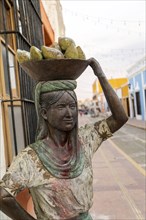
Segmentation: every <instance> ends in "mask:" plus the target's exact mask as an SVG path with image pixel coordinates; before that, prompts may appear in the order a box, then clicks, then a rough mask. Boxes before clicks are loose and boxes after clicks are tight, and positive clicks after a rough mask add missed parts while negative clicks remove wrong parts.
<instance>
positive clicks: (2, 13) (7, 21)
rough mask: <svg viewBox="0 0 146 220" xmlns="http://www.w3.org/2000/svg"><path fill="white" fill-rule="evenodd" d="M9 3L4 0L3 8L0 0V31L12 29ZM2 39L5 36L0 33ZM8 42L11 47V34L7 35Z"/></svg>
mask: <svg viewBox="0 0 146 220" xmlns="http://www.w3.org/2000/svg"><path fill="white" fill-rule="evenodd" d="M10 9H11V5H10V4H9V3H8V1H7V0H4V10H3V4H2V0H0V30H1V31H10V30H12V29H13V28H12V19H11V10H10ZM1 36H2V37H3V38H4V40H5V36H4V35H1ZM7 41H8V44H9V45H10V46H11V47H12V48H13V37H12V35H11V34H8V35H7Z"/></svg>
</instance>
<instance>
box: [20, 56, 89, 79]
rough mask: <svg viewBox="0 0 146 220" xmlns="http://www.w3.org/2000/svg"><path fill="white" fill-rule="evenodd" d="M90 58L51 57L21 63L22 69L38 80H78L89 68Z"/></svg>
mask: <svg viewBox="0 0 146 220" xmlns="http://www.w3.org/2000/svg"><path fill="white" fill-rule="evenodd" d="M88 64H89V62H88V60H80V59H51V60H40V61H27V62H24V63H21V64H20V66H21V67H22V69H23V70H24V71H25V72H26V73H27V74H28V75H29V76H30V77H31V78H32V79H34V80H36V81H50V80H76V79H77V78H78V77H79V76H80V75H81V74H82V73H83V72H84V70H85V69H86V68H87V66H88Z"/></svg>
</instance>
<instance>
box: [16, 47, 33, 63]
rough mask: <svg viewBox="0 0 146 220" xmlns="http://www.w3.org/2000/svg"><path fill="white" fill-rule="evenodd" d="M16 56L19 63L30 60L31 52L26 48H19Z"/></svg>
mask: <svg viewBox="0 0 146 220" xmlns="http://www.w3.org/2000/svg"><path fill="white" fill-rule="evenodd" d="M16 56H17V60H18V62H19V63H24V62H26V61H29V60H30V53H29V52H28V51H26V50H20V49H18V50H17V53H16Z"/></svg>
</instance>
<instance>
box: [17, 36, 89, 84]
mask: <svg viewBox="0 0 146 220" xmlns="http://www.w3.org/2000/svg"><path fill="white" fill-rule="evenodd" d="M17 59H18V62H19V64H20V66H21V67H22V69H23V70H24V71H25V72H26V73H27V74H28V75H29V76H30V77H31V78H33V79H34V80H36V81H49V80H76V79H77V78H78V77H79V76H80V75H81V74H82V73H83V72H84V70H85V69H86V68H87V66H88V64H89V62H88V60H86V57H85V53H84V52H83V50H82V48H81V47H80V46H76V45H75V42H74V41H73V40H72V39H71V38H67V37H59V38H58V42H55V43H53V44H52V45H51V46H50V47H47V46H42V47H41V49H38V48H37V47H35V46H32V47H31V48H30V51H25V50H20V49H18V50H17Z"/></svg>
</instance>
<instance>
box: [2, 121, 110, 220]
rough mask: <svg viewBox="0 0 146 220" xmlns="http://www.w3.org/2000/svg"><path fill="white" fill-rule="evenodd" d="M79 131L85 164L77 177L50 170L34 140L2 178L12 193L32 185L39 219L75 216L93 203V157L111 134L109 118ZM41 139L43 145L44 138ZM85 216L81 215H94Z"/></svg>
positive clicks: (31, 189)
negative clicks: (66, 177)
mask: <svg viewBox="0 0 146 220" xmlns="http://www.w3.org/2000/svg"><path fill="white" fill-rule="evenodd" d="M78 135H79V140H80V142H81V145H82V148H83V154H82V158H80V161H81V166H82V167H81V169H79V170H78V175H77V176H75V177H74V178H71V179H64V178H61V179H60V178H57V177H55V176H54V175H53V174H52V173H51V172H49V171H48V170H47V169H46V167H45V165H43V163H42V161H41V160H40V158H39V157H38V155H37V152H36V151H35V150H34V148H33V145H35V144H36V143H34V144H32V145H30V146H28V147H27V148H25V149H24V150H23V151H22V152H21V153H19V154H18V156H17V157H16V158H15V159H14V160H13V162H12V164H11V166H10V168H9V169H8V171H7V172H6V174H5V175H4V177H3V179H2V181H1V186H2V187H4V188H5V189H6V190H7V191H8V192H9V193H10V194H11V195H13V196H16V195H17V194H18V193H19V192H20V191H21V190H23V189H24V188H28V189H29V191H30V193H31V196H32V199H33V203H34V208H35V213H36V215H37V219H39V220H60V219H69V218H73V217H74V216H78V215H80V214H81V213H87V212H88V210H89V209H90V208H91V206H92V198H93V188H92V181H93V171H92V157H93V155H94V153H95V152H96V151H97V149H98V148H99V146H100V145H101V143H102V142H103V141H104V140H106V139H107V138H109V137H111V136H112V134H111V132H110V129H109V127H108V125H107V123H106V120H102V121H99V122H97V123H95V124H94V125H93V124H92V125H85V126H84V127H81V128H80V129H79V131H78ZM38 143H39V145H40V147H41V144H43V141H39V142H37V144H38ZM77 169H78V167H77ZM84 216H85V215H84V214H83V218H81V219H87V220H88V219H91V218H90V217H89V215H88V216H87V218H85V217H84Z"/></svg>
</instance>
